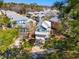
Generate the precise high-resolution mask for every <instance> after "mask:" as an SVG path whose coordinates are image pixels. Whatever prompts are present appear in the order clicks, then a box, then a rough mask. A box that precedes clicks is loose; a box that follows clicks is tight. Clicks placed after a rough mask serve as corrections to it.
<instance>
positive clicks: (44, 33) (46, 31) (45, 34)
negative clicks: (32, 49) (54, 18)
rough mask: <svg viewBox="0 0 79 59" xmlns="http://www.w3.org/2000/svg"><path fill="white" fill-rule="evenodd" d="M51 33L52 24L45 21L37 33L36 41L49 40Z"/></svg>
mask: <svg viewBox="0 0 79 59" xmlns="http://www.w3.org/2000/svg"><path fill="white" fill-rule="evenodd" d="M50 31H51V22H49V21H46V20H45V21H43V22H42V24H41V25H40V27H39V28H38V29H37V30H36V31H35V35H36V39H37V40H39V39H45V38H49V35H50Z"/></svg>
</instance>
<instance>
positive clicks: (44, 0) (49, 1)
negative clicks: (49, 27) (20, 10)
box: [4, 0, 62, 6]
mask: <svg viewBox="0 0 79 59" xmlns="http://www.w3.org/2000/svg"><path fill="white" fill-rule="evenodd" d="M56 1H62V0H4V2H15V3H25V4H30V3H37V4H38V5H44V6H45V5H46V6H51V5H53V4H54V3H55V2H56Z"/></svg>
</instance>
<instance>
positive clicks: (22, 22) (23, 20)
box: [2, 10, 35, 36]
mask: <svg viewBox="0 0 79 59" xmlns="http://www.w3.org/2000/svg"><path fill="white" fill-rule="evenodd" d="M2 11H3V13H5V14H6V16H7V17H8V18H10V21H11V23H12V22H13V21H15V23H16V25H14V24H13V23H12V27H16V26H19V27H20V28H19V30H20V33H21V35H23V36H24V35H26V32H28V30H29V27H30V26H31V25H30V26H29V27H28V25H29V24H30V22H33V23H35V21H34V20H32V19H30V18H28V17H26V16H23V15H20V14H18V13H16V12H14V11H10V10H7V11H4V10H2ZM31 28H32V27H31Z"/></svg>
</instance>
